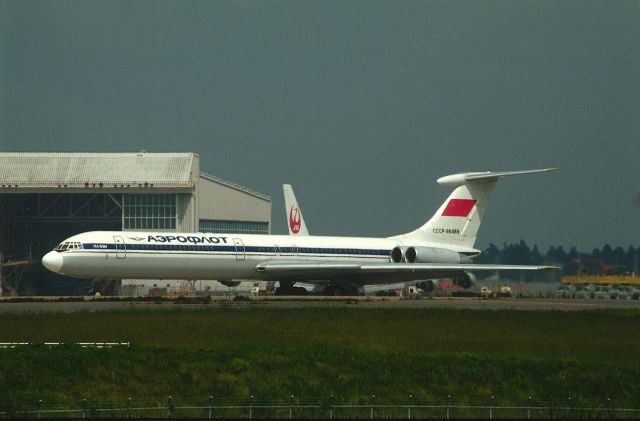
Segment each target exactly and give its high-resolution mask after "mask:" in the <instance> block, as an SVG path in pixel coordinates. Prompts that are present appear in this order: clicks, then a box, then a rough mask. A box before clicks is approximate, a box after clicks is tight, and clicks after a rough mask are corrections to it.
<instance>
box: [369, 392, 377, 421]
mask: <svg viewBox="0 0 640 421" xmlns="http://www.w3.org/2000/svg"><path fill="white" fill-rule="evenodd" d="M375 398H376V395H371V404H370V407H371V411H370V413H369V419H373V400H374V399H375Z"/></svg>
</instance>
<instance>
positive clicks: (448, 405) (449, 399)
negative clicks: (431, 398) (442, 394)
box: [447, 395, 451, 419]
mask: <svg viewBox="0 0 640 421" xmlns="http://www.w3.org/2000/svg"><path fill="white" fill-rule="evenodd" d="M450 407H451V395H447V419H449V408H450Z"/></svg>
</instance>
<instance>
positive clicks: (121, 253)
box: [113, 235, 127, 259]
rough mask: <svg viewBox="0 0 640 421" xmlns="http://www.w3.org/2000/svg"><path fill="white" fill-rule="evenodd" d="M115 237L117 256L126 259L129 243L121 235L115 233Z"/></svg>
mask: <svg viewBox="0 0 640 421" xmlns="http://www.w3.org/2000/svg"><path fill="white" fill-rule="evenodd" d="M113 239H114V241H115V242H116V258H118V259H126V257H127V245H126V244H125V243H124V238H122V237H121V236H119V235H114V236H113Z"/></svg>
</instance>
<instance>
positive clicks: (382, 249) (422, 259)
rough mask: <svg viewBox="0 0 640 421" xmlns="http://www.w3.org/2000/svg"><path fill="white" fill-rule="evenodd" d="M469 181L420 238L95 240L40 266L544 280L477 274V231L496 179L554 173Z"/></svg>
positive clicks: (69, 272) (187, 273)
mask: <svg viewBox="0 0 640 421" xmlns="http://www.w3.org/2000/svg"><path fill="white" fill-rule="evenodd" d="M554 169H555V168H546V169H539V170H528V171H506V172H472V173H461V174H454V175H449V176H445V177H442V178H440V179H438V183H439V184H442V185H447V186H453V187H455V189H454V190H453V192H452V193H451V195H450V196H449V197H448V198H447V200H445V202H444V203H443V204H442V205H441V206H440V208H439V209H438V210H437V211H436V213H435V214H434V215H433V216H432V217H431V219H429V220H428V221H427V223H425V224H424V225H423V226H421V227H420V228H418V229H416V230H414V231H411V232H409V233H407V234H402V235H397V236H394V237H388V238H366V237H326V236H312V235H309V236H303V237H297V236H292V235H249V234H209V233H169V232H140V231H92V232H85V233H81V234H77V235H74V236H72V237H70V238H68V239H66V240H64V241H63V242H62V243H60V244H59V245H58V246H57V247H56V248H55V249H54V250H53V251H51V252H49V253H47V254H46V255H45V256H44V257H43V258H42V263H43V264H44V266H45V267H47V268H48V269H49V270H51V271H53V272H56V273H59V274H62V275H66V276H72V277H77V278H112V279H120V278H135V279H216V280H219V281H221V282H224V281H229V280H232V279H249V280H250V279H255V280H267V281H279V283H280V288H281V290H280V293H286V292H287V291H289V290H293V285H294V283H295V282H297V281H299V282H306V283H324V284H325V285H326V286H327V288H326V291H328V293H333V294H336V295H338V294H345V293H353V292H354V291H357V289H358V288H359V287H361V286H363V285H370V284H385V283H392V282H407V281H414V280H424V279H438V278H454V279H456V278H457V279H458V283H459V284H460V285H463V286H464V284H465V283H470V277H469V273H471V272H478V271H500V270H545V269H552V268H553V267H551V266H528V265H484V264H474V263H473V259H474V257H475V256H477V255H479V254H480V250H477V249H475V248H474V247H473V246H474V244H475V241H476V238H477V233H478V229H479V227H480V222H481V221H482V218H483V217H484V214H485V212H486V210H487V206H488V203H489V199H490V196H491V192H492V191H493V188H494V186H495V183H496V182H497V180H498V179H499V178H502V177H506V176H514V175H521V174H532V173H539V172H547V171H552V170H554Z"/></svg>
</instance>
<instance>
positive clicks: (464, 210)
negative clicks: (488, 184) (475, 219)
mask: <svg viewBox="0 0 640 421" xmlns="http://www.w3.org/2000/svg"><path fill="white" fill-rule="evenodd" d="M475 204H476V200H473V199H451V200H449V203H447V207H446V208H444V211H443V212H442V216H462V217H467V216H469V213H471V209H473V206H474V205H475Z"/></svg>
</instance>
